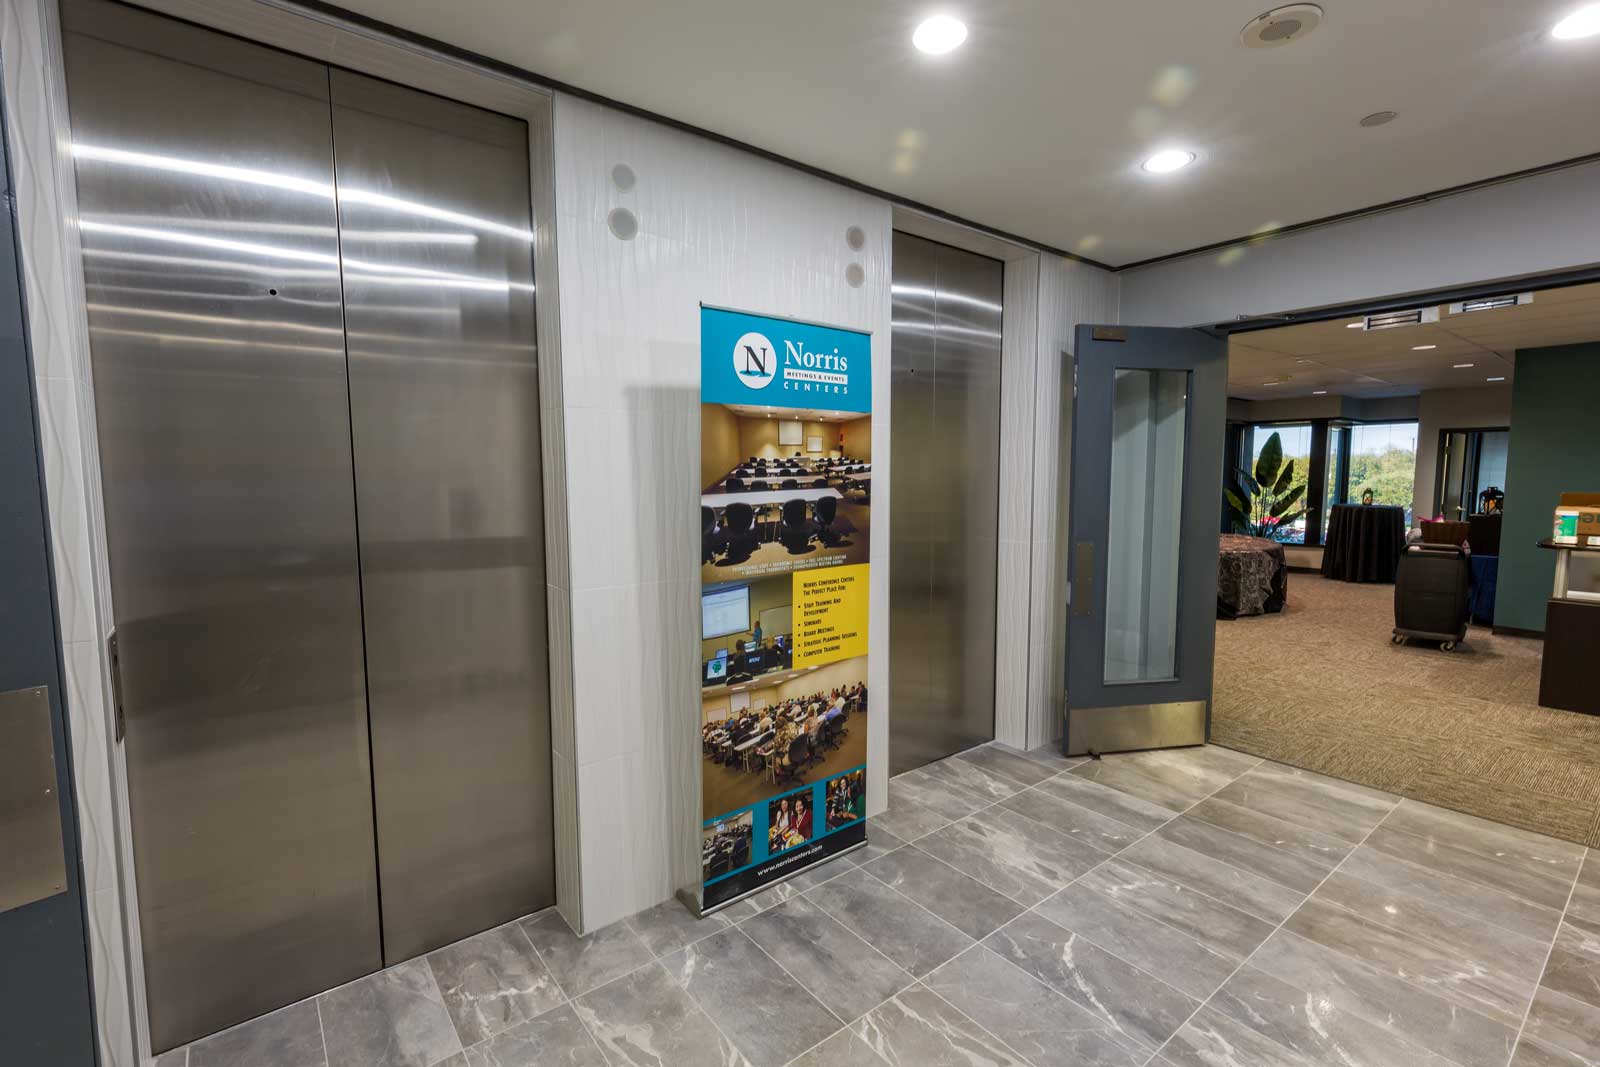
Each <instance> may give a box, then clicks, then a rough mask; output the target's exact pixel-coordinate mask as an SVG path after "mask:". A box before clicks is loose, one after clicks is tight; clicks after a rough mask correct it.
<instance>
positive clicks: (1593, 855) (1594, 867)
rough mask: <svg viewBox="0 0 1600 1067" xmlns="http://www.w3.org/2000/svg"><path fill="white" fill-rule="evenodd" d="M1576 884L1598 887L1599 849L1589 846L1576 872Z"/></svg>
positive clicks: (1599, 875) (1599, 883)
mask: <svg viewBox="0 0 1600 1067" xmlns="http://www.w3.org/2000/svg"><path fill="white" fill-rule="evenodd" d="M1578 884H1579V885H1582V886H1588V887H1589V888H1590V889H1600V849H1594V848H1591V849H1589V850H1588V855H1587V856H1585V858H1584V861H1583V869H1582V870H1580V871H1579V872H1578Z"/></svg>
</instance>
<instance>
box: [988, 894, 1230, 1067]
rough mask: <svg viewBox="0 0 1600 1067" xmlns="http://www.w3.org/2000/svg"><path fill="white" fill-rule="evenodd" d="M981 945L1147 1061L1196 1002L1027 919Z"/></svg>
mask: <svg viewBox="0 0 1600 1067" xmlns="http://www.w3.org/2000/svg"><path fill="white" fill-rule="evenodd" d="M983 943H984V944H985V945H987V946H988V947H989V948H991V949H993V950H994V951H995V952H996V953H997V954H998V955H999V956H1000V957H1001V958H1003V959H1005V960H1008V961H1009V962H1011V963H1013V964H1015V965H1016V966H1018V967H1020V968H1022V969H1023V970H1024V971H1027V972H1028V973H1029V974H1031V975H1033V976H1034V977H1035V978H1037V979H1039V980H1040V981H1041V982H1043V983H1045V985H1047V986H1049V987H1050V988H1052V989H1054V990H1055V991H1056V992H1058V993H1060V994H1062V995H1063V996H1065V997H1066V998H1067V999H1068V1000H1071V1001H1073V1002H1074V1003H1076V1004H1077V1005H1078V1006H1079V1007H1081V1008H1084V1009H1086V1010H1087V1011H1088V1012H1089V1013H1090V1014H1091V1015H1093V1016H1094V1017H1095V1018H1096V1019H1098V1020H1100V1022H1102V1023H1103V1024H1105V1026H1106V1027H1108V1031H1109V1033H1110V1034H1111V1035H1112V1036H1113V1037H1114V1038H1115V1039H1116V1040H1117V1041H1118V1042H1119V1043H1120V1044H1122V1045H1123V1046H1124V1047H1125V1048H1129V1049H1137V1048H1141V1047H1142V1048H1143V1049H1144V1052H1145V1055H1146V1056H1148V1055H1150V1054H1151V1053H1153V1052H1155V1050H1156V1049H1158V1048H1160V1047H1161V1045H1162V1043H1163V1042H1165V1041H1166V1040H1167V1038H1169V1037H1171V1036H1172V1034H1173V1033H1174V1032H1175V1031H1176V1030H1177V1029H1178V1027H1179V1026H1181V1025H1183V1021H1184V1020H1185V1019H1187V1018H1188V1017H1189V1016H1190V1015H1191V1014H1192V1013H1193V1012H1194V1010H1195V1008H1196V1007H1198V1006H1199V1003H1200V1002H1199V1001H1198V1000H1196V999H1195V998H1193V997H1190V996H1188V995H1187V994H1185V993H1183V992H1180V991H1179V990H1177V989H1174V988H1173V987H1172V986H1169V985H1167V984H1166V983H1164V982H1161V981H1158V980H1157V979H1156V978H1155V977H1154V976H1153V975H1150V974H1147V973H1146V972H1144V971H1141V970H1138V969H1137V968H1135V967H1134V966H1133V965H1132V964H1130V963H1128V962H1126V961H1124V960H1121V959H1118V958H1117V957H1116V956H1113V955H1111V954H1110V953H1109V952H1107V951H1105V950H1104V949H1102V948H1100V947H1099V946H1098V945H1095V944H1093V943H1092V942H1090V941H1089V940H1088V939H1087V938H1085V937H1083V936H1082V935H1081V934H1077V933H1074V932H1072V931H1070V930H1066V929H1063V928H1062V927H1060V926H1057V925H1056V924H1055V923H1053V922H1050V921H1049V920H1048V919H1045V918H1044V917H1042V916H1040V915H1037V914H1035V913H1032V912H1030V913H1028V914H1026V915H1023V916H1021V917H1020V918H1018V919H1015V920H1013V921H1012V922H1010V923H1009V924H1007V925H1005V926H1003V927H1001V928H1000V929H999V930H996V931H995V932H994V933H992V934H990V935H989V936H988V937H987V938H985V939H984V941H983Z"/></svg>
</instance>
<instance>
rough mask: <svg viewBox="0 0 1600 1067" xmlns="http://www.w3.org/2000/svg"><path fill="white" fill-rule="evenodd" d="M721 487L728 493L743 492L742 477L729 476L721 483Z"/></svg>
mask: <svg viewBox="0 0 1600 1067" xmlns="http://www.w3.org/2000/svg"><path fill="white" fill-rule="evenodd" d="M722 488H723V489H725V490H727V491H728V492H730V493H742V492H744V479H743V478H729V479H728V480H727V481H725V482H723V483H722Z"/></svg>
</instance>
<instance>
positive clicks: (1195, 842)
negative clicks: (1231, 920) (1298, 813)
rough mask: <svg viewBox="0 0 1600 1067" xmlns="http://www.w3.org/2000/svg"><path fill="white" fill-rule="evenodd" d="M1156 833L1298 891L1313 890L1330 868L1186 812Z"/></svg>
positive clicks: (1318, 861) (1185, 846)
mask: <svg viewBox="0 0 1600 1067" xmlns="http://www.w3.org/2000/svg"><path fill="white" fill-rule="evenodd" d="M1156 835H1157V836H1158V837H1163V838H1165V839H1166V840H1168V841H1171V842H1172V843H1173V844H1177V845H1182V846H1183V847H1184V848H1187V849H1192V850H1193V851H1195V852H1199V853H1201V854H1203V855H1206V856H1210V857H1211V858H1212V859H1218V860H1221V861H1223V862H1224V863H1227V864H1231V865H1232V866H1234V867H1238V868H1239V869H1240V870H1243V871H1249V872H1250V873H1251V874H1254V875H1259V876H1260V877H1262V878H1265V879H1267V880H1268V881H1269V882H1277V883H1278V884H1279V885H1281V886H1285V887H1287V888H1289V889H1293V890H1295V891H1296V892H1299V893H1309V892H1311V891H1312V890H1313V889H1315V888H1317V885H1318V884H1319V883H1320V882H1321V881H1322V880H1323V879H1324V878H1326V877H1327V875H1328V867H1327V866H1326V865H1325V864H1323V863H1322V862H1321V861H1320V860H1310V859H1306V858H1304V857H1301V856H1297V855H1294V854H1293V853H1290V852H1285V851H1283V850H1282V849H1278V848H1274V847H1273V846H1271V845H1263V844H1261V842H1259V841H1256V840H1253V839H1252V838H1248V837H1244V836H1242V835H1240V834H1236V833H1234V832H1233V831H1232V830H1224V829H1223V828H1222V827H1220V826H1217V825H1215V824H1213V823H1209V822H1202V821H1201V820H1199V819H1195V818H1191V817H1190V816H1187V815H1185V816H1183V817H1182V818H1178V819H1174V820H1172V821H1171V822H1169V823H1167V825H1165V826H1163V827H1162V828H1161V829H1159V830H1157V831H1156Z"/></svg>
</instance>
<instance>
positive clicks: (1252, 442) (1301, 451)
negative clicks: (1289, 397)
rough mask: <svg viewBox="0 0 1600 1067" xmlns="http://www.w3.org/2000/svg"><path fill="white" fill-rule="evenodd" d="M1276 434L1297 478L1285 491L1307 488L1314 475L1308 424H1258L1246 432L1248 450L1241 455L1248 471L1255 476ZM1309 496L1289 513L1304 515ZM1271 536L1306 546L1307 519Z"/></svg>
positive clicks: (1304, 494)
mask: <svg viewBox="0 0 1600 1067" xmlns="http://www.w3.org/2000/svg"><path fill="white" fill-rule="evenodd" d="M1273 434H1277V435H1278V441H1279V443H1280V444H1281V445H1282V446H1283V462H1284V463H1285V464H1287V463H1289V462H1290V461H1291V460H1293V461H1294V474H1293V475H1292V476H1291V478H1290V480H1289V485H1288V487H1287V489H1286V490H1285V491H1286V492H1287V491H1290V490H1292V489H1294V487H1295V486H1304V485H1306V481H1307V478H1308V477H1309V476H1310V473H1311V424H1310V423H1309V422H1297V423H1282V424H1274V423H1257V424H1255V425H1254V426H1251V427H1249V428H1248V429H1247V430H1246V431H1245V441H1246V444H1247V447H1248V449H1249V450H1248V452H1244V453H1241V455H1242V456H1244V457H1245V469H1246V470H1248V471H1250V472H1251V473H1252V474H1253V473H1254V472H1255V469H1256V461H1257V460H1258V459H1260V458H1261V450H1262V449H1263V448H1265V447H1266V446H1267V442H1268V441H1269V440H1271V438H1272V435H1273ZM1307 492H1309V490H1302V491H1301V499H1300V500H1299V502H1297V503H1296V504H1295V505H1294V507H1292V508H1290V509H1289V511H1290V513H1293V512H1296V511H1301V510H1303V509H1304V508H1305V506H1306V499H1305V496H1306V493H1307ZM1270 536H1271V537H1272V539H1273V540H1274V541H1282V542H1284V543H1285V544H1291V545H1303V544H1305V543H1306V516H1304V515H1302V516H1300V518H1298V519H1296V520H1295V521H1294V522H1293V523H1290V524H1289V525H1287V526H1284V527H1282V528H1281V529H1274V530H1272V531H1271V533H1270Z"/></svg>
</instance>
